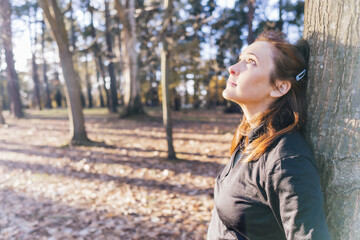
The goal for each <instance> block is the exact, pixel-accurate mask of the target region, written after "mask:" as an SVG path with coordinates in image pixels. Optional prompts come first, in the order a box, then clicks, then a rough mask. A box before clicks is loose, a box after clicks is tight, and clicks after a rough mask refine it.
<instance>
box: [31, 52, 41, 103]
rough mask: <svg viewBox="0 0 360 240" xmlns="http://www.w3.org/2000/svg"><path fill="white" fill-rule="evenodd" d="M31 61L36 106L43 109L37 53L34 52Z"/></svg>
mask: <svg viewBox="0 0 360 240" xmlns="http://www.w3.org/2000/svg"><path fill="white" fill-rule="evenodd" d="M31 62H32V75H33V80H34V87H35V100H36V106H37V108H38V109H39V110H41V109H42V107H41V97H40V87H39V75H38V73H37V64H36V56H35V53H33V54H32V61H31Z"/></svg>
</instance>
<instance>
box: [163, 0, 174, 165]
mask: <svg viewBox="0 0 360 240" xmlns="http://www.w3.org/2000/svg"><path fill="white" fill-rule="evenodd" d="M164 8H165V17H164V22H165V25H166V24H168V26H169V27H171V26H170V25H171V24H170V23H169V22H170V21H171V20H170V18H171V16H172V12H173V3H172V0H165V2H164ZM164 30H165V32H164V33H162V45H163V48H162V50H161V92H162V110H163V123H164V127H165V131H166V140H167V144H168V159H176V154H175V150H174V146H173V137H172V118H171V108H170V96H169V79H170V78H169V72H170V71H169V61H170V59H171V58H170V51H169V47H170V46H169V43H168V41H167V39H166V35H167V26H165V28H164Z"/></svg>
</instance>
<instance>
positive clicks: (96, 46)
mask: <svg viewBox="0 0 360 240" xmlns="http://www.w3.org/2000/svg"><path fill="white" fill-rule="evenodd" d="M88 9H89V12H90V34H91V36H92V38H93V41H95V43H94V45H93V47H92V51H93V53H94V58H95V64H96V69H97V71H98V73H99V74H100V75H99V76H101V79H102V83H103V84H102V85H103V87H104V90H105V95H106V105H107V107H108V109H109V111H111V102H110V93H109V90H108V89H107V88H106V82H105V68H104V64H103V60H102V56H101V52H100V46H99V44H98V43H97V40H96V30H95V27H94V8H93V7H92V6H91V5H90V1H89V2H88ZM100 93H101V92H100ZM101 97H102V95H101Z"/></svg>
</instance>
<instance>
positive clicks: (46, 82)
mask: <svg viewBox="0 0 360 240" xmlns="http://www.w3.org/2000/svg"><path fill="white" fill-rule="evenodd" d="M41 29H42V34H41V46H42V47H41V49H42V58H43V79H44V83H45V94H46V100H45V108H48V109H51V108H52V105H51V98H50V86H49V80H48V78H47V63H46V58H45V22H44V21H42V23H41Z"/></svg>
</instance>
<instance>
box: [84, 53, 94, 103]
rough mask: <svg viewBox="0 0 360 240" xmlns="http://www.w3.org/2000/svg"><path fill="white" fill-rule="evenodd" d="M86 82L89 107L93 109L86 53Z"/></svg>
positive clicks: (86, 55)
mask: <svg viewBox="0 0 360 240" xmlns="http://www.w3.org/2000/svg"><path fill="white" fill-rule="evenodd" d="M85 81H86V92H87V97H88V107H89V108H93V100H92V94H91V88H92V87H91V82H90V74H89V66H88V53H87V52H86V53H85Z"/></svg>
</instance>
